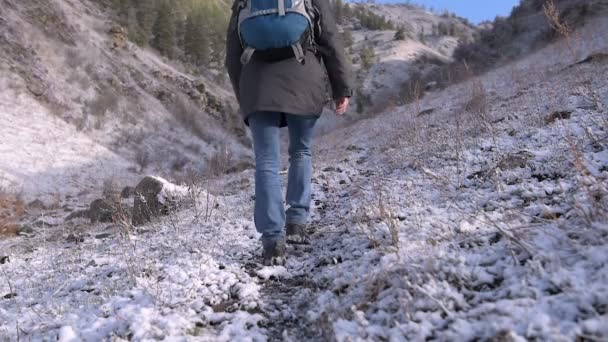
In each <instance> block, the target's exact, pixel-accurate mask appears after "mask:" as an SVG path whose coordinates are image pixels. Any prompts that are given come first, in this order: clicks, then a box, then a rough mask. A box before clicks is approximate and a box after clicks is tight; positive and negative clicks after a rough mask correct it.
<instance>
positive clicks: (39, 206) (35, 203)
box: [27, 199, 47, 210]
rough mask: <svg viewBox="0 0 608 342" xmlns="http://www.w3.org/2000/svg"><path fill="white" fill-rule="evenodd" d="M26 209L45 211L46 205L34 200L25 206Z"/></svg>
mask: <svg viewBox="0 0 608 342" xmlns="http://www.w3.org/2000/svg"><path fill="white" fill-rule="evenodd" d="M27 208H28V209H38V210H45V209H47V208H46V205H45V204H44V202H42V201H41V200H39V199H35V200H33V201H31V202H30V203H28V204H27Z"/></svg>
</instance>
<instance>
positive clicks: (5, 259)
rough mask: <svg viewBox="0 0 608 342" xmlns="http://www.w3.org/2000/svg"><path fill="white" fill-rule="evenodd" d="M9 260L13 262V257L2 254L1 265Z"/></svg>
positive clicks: (0, 257)
mask: <svg viewBox="0 0 608 342" xmlns="http://www.w3.org/2000/svg"><path fill="white" fill-rule="evenodd" d="M9 262H11V259H10V258H9V257H8V255H3V256H0V265H4V264H6V263H9Z"/></svg>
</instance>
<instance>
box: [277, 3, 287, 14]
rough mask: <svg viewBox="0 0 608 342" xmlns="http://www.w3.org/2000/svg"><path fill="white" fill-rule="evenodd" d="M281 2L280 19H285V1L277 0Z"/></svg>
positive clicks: (279, 5) (279, 6)
mask: <svg viewBox="0 0 608 342" xmlns="http://www.w3.org/2000/svg"><path fill="white" fill-rule="evenodd" d="M277 1H278V2H279V4H278V7H277V8H278V9H279V16H280V17H284V16H285V0H277Z"/></svg>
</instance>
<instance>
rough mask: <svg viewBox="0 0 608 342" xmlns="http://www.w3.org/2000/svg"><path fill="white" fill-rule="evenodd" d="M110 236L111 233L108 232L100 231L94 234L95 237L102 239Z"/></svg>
mask: <svg viewBox="0 0 608 342" xmlns="http://www.w3.org/2000/svg"><path fill="white" fill-rule="evenodd" d="M111 236H112V234H110V233H101V234H97V235H95V238H96V239H99V240H103V239H107V238H109V237H111Z"/></svg>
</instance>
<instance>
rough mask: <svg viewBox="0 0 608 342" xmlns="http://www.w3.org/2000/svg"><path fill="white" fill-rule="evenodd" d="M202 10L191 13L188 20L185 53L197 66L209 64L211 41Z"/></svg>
mask: <svg viewBox="0 0 608 342" xmlns="http://www.w3.org/2000/svg"><path fill="white" fill-rule="evenodd" d="M204 21H205V17H204V13H203V11H202V10H200V9H199V10H197V11H195V12H194V13H190V14H189V15H188V17H187V19H186V29H185V37H184V45H185V46H184V51H185V53H186V57H187V58H188V59H189V60H190V62H192V63H194V64H196V65H207V64H208V63H209V39H208V34H207V33H208V32H207V29H206V27H205V23H204Z"/></svg>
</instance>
